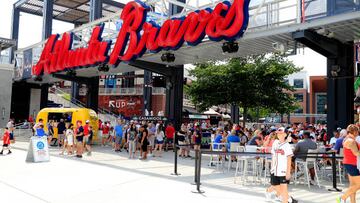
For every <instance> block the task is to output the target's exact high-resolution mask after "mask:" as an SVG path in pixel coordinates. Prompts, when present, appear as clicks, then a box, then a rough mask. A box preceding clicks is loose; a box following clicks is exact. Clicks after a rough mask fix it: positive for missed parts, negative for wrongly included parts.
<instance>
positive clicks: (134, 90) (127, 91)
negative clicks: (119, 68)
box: [99, 87, 166, 96]
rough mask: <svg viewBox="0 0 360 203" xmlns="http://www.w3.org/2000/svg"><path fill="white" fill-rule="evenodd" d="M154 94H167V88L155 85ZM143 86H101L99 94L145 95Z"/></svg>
mask: <svg viewBox="0 0 360 203" xmlns="http://www.w3.org/2000/svg"><path fill="white" fill-rule="evenodd" d="M151 89H152V94H153V95H165V94H166V88H163V87H153V88H151ZM143 93H144V88H143V87H129V88H99V95H125V96H128V95H143Z"/></svg>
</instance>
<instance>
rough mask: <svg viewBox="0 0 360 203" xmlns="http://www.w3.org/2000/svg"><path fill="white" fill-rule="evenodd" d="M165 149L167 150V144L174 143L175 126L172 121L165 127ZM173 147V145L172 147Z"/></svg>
mask: <svg viewBox="0 0 360 203" xmlns="http://www.w3.org/2000/svg"><path fill="white" fill-rule="evenodd" d="M165 136H166V139H165V151H168V148H169V145H173V144H174V136H175V128H174V126H173V124H172V123H169V124H168V125H167V127H166V129H165ZM173 148H174V147H173Z"/></svg>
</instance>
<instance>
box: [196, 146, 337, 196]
mask: <svg viewBox="0 0 360 203" xmlns="http://www.w3.org/2000/svg"><path fill="white" fill-rule="evenodd" d="M202 154H217V155H243V154H245V155H256V157H269V155H271V153H261V152H220V151H210V150H204V151H203V150H195V184H196V191H193V192H194V193H199V194H201V193H204V191H202V190H201V189H200V185H201V183H200V178H201V159H202ZM309 154H310V156H309ZM329 154H331V155H332V156H331V160H332V161H331V162H332V176H333V180H332V181H333V188H331V189H328V190H329V191H335V192H341V191H342V190H341V189H338V188H337V179H336V159H342V158H343V157H340V156H336V154H335V152H324V153H299V154H296V158H324V157H319V156H318V155H329ZM311 155H317V156H311Z"/></svg>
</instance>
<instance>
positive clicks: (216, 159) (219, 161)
mask: <svg viewBox="0 0 360 203" xmlns="http://www.w3.org/2000/svg"><path fill="white" fill-rule="evenodd" d="M226 146H227V143H214V142H212V143H211V150H212V151H214V152H224V148H226ZM224 160H225V157H222V156H221V155H216V154H211V155H210V162H209V166H212V165H213V164H215V165H216V169H217V170H218V169H219V165H221V166H222V167H223V164H224Z"/></svg>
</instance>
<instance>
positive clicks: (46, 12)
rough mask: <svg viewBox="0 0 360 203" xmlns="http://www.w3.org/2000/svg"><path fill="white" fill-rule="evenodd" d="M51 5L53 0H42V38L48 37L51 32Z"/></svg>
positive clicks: (52, 5)
mask: <svg viewBox="0 0 360 203" xmlns="http://www.w3.org/2000/svg"><path fill="white" fill-rule="evenodd" d="M53 7H54V0H44V7H43V29H42V40H45V39H47V38H49V37H50V35H51V33H52V18H53Z"/></svg>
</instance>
